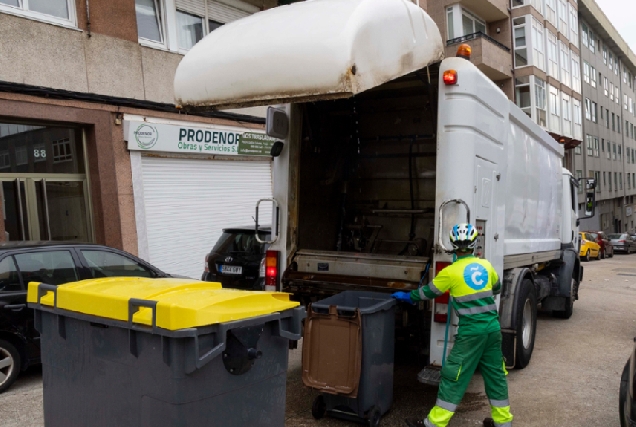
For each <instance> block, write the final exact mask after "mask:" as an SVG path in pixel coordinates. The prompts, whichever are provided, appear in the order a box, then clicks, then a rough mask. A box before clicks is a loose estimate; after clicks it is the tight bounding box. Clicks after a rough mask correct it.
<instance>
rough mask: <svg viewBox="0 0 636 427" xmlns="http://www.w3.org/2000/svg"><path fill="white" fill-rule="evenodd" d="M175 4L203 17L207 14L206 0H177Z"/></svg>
mask: <svg viewBox="0 0 636 427" xmlns="http://www.w3.org/2000/svg"><path fill="white" fill-rule="evenodd" d="M175 5H176V6H177V9H179V10H183V11H184V12H188V13H191V14H193V15H199V16H203V17H204V16H205V1H204V0H176V2H175Z"/></svg>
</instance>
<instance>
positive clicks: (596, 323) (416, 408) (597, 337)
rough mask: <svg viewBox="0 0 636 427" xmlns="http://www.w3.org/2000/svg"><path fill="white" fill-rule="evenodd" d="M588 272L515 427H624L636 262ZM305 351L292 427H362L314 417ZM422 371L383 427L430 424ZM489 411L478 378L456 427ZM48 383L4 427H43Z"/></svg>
mask: <svg viewBox="0 0 636 427" xmlns="http://www.w3.org/2000/svg"><path fill="white" fill-rule="evenodd" d="M584 265H585V277H584V281H583V284H582V286H581V290H580V300H579V301H577V302H576V303H575V308H574V315H573V316H572V318H571V319H569V320H559V319H553V318H552V317H551V316H550V315H547V314H540V316H539V321H538V326H537V335H536V342H535V350H534V354H533V356H532V361H531V363H530V365H529V366H528V367H527V368H526V369H523V370H513V371H510V375H509V377H508V378H509V387H510V400H511V405H512V411H513V414H514V415H515V420H514V425H515V426H516V427H520V426H523V427H551V426H556V427H588V426H589V427H591V426H594V427H618V426H619V425H620V424H619V421H618V389H619V382H620V373H621V371H622V369H623V366H624V364H625V361H626V360H627V357H628V354H629V350H630V348H631V347H632V345H633V338H634V336H636V254H635V255H616V256H615V257H614V258H613V259H606V260H602V261H592V262H589V263H586V264H584ZM300 354H301V351H300V349H299V350H294V351H292V352H291V353H290V366H289V374H288V392H287V422H286V427H292V426H322V427H332V426H338V427H344V426H348V425H350V426H353V425H355V424H351V423H347V422H343V421H339V420H334V419H322V420H319V421H316V420H314V419H313V418H312V416H311V404H312V401H313V398H314V396H315V395H316V394H315V392H313V391H311V390H309V389H307V388H305V387H304V386H303V385H302V381H301V357H300ZM420 368H421V367H420V366H417V364H416V363H408V362H407V363H404V364H400V365H399V366H396V370H395V393H394V405H393V408H392V409H391V411H390V412H389V413H388V414H387V415H386V416H385V417H384V418H383V420H382V423H381V425H382V426H386V427H389V426H404V425H405V424H404V422H403V420H404V418H406V417H409V418H410V417H424V416H425V415H426V413H427V412H428V410H429V409H430V408H431V407H432V405H433V404H434V402H435V394H436V389H435V388H432V387H429V386H425V385H422V384H420V383H418V382H417V380H416V375H417V372H418V370H419V369H420ZM488 413H489V408H488V405H487V400H486V396H485V394H484V392H483V382H482V381H481V378H480V377H479V376H478V375H477V376H475V378H474V379H473V381H472V383H471V386H470V388H469V390H468V393H467V394H466V397H465V398H464V402H463V403H462V404H461V405H460V407H459V409H458V413H457V415H456V417H455V418H454V419H453V421H452V422H451V424H450V426H451V427H459V426H480V425H481V422H482V420H483V419H484V418H485V417H486V416H488ZM43 425H44V423H43V416H42V375H41V370H40V369H38V368H34V369H31V370H30V371H28V372H27V373H26V374H25V375H23V376H22V377H21V378H20V379H19V380H18V381H17V382H16V384H14V386H13V387H12V388H11V389H10V390H9V391H7V392H5V393H4V394H2V395H0V426H3V427H42V426H43Z"/></svg>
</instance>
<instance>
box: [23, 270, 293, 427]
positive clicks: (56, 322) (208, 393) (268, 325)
mask: <svg viewBox="0 0 636 427" xmlns="http://www.w3.org/2000/svg"><path fill="white" fill-rule="evenodd" d="M28 301H29V306H30V307H32V308H34V309H35V313H36V318H35V324H36V328H37V329H38V331H40V334H41V348H42V365H43V377H44V386H43V388H44V421H45V425H46V426H47V427H69V426H73V427H204V426H205V427H212V426H219V427H221V426H223V427H244V426H250V427H256V426H259V427H266V426H267V427H270V426H278V427H283V426H284V424H285V401H286V394H285V393H286V378H287V362H288V354H289V351H288V345H289V340H290V339H291V340H297V339H299V338H300V337H301V329H302V326H301V324H302V319H303V318H304V317H305V310H304V308H301V307H298V303H295V302H293V301H290V300H289V295H287V294H282V293H263V292H246V291H235V290H231V289H222V288H221V286H220V284H218V283H206V282H198V281H192V280H180V279H179V280H177V279H136V278H130V277H128V278H119V279H98V280H88V281H83V282H76V283H73V284H68V285H62V286H59V287H57V288H56V287H54V286H49V285H45V284H37V283H31V284H29V296H28Z"/></svg>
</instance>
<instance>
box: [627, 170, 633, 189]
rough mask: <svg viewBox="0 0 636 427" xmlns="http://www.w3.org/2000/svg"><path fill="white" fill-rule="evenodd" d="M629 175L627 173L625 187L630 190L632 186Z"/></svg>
mask: <svg viewBox="0 0 636 427" xmlns="http://www.w3.org/2000/svg"><path fill="white" fill-rule="evenodd" d="M630 175H631V174H630V173H627V189H628V190H631V188H632V180H631V177H630Z"/></svg>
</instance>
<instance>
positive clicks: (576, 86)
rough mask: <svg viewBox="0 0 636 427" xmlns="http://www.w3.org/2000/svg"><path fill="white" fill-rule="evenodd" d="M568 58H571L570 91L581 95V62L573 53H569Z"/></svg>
mask: <svg viewBox="0 0 636 427" xmlns="http://www.w3.org/2000/svg"><path fill="white" fill-rule="evenodd" d="M570 57H571V58H572V89H573V90H574V91H575V92H579V93H581V66H580V64H581V60H580V58H579V56H578V55H577V54H575V53H574V52H573V51H570Z"/></svg>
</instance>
